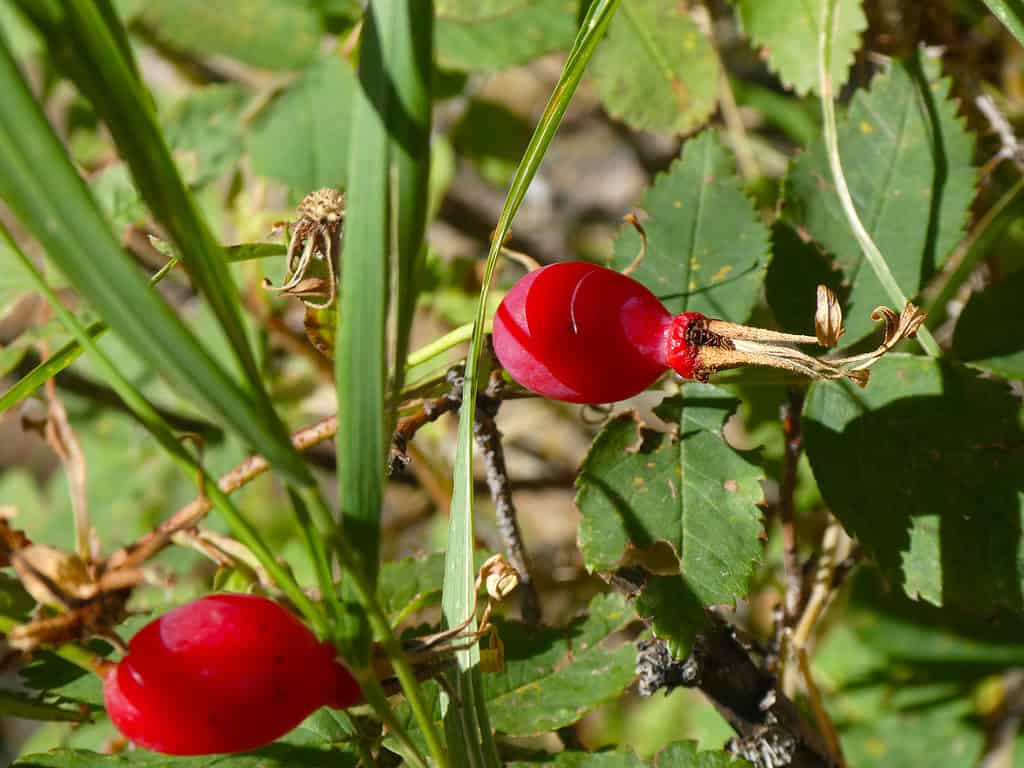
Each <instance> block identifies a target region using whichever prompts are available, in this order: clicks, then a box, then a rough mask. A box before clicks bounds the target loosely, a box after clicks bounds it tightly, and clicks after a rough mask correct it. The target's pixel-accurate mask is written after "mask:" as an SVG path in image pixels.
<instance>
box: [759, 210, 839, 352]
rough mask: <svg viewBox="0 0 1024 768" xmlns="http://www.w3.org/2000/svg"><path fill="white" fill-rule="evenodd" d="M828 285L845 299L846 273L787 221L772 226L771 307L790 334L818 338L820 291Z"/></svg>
mask: <svg viewBox="0 0 1024 768" xmlns="http://www.w3.org/2000/svg"><path fill="white" fill-rule="evenodd" d="M819 285H827V286H828V287H829V288H831V289H832V290H833V291H835V294H836V296H843V295H844V291H843V286H842V274H841V273H840V272H837V271H836V270H834V269H832V265H831V258H830V257H828V256H827V255H826V254H824V253H822V251H821V248H820V246H818V245H816V244H815V243H813V242H810V241H808V240H806V239H804V238H803V237H801V236H800V233H799V232H797V231H796V230H794V229H793V228H792V227H791V226H789V225H788V224H787V223H786V222H784V221H781V220H780V221H776V222H775V224H774V226H773V227H772V261H771V264H769V265H768V276H767V278H766V279H765V285H764V287H765V295H766V298H767V299H768V306H770V307H771V309H772V313H773V314H774V315H775V320H776V321H777V322H778V324H779V327H780V328H781V329H782V330H784V331H787V332H789V333H800V334H804V335H811V336H813V335H814V313H815V311H816V309H817V289H818V286H819Z"/></svg>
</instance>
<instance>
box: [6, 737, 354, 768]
mask: <svg viewBox="0 0 1024 768" xmlns="http://www.w3.org/2000/svg"><path fill="white" fill-rule="evenodd" d="M358 764H359V760H358V757H357V756H356V754H355V753H354V752H348V751H341V750H336V749H335V750H329V749H325V748H323V747H316V746H302V745H293V744H285V743H280V742H279V743H276V744H271V745H270V746H268V747H264V748H263V749H259V750H256V751H255V752H246V753H244V754H241V755H203V756H200V757H169V756H168V755H158V754H156V753H154V752H146V751H144V750H141V749H140V750H136V751H134V752H123V753H121V754H119V755H101V754H98V753H96V752H88V751H86V750H78V749H75V750H71V749H58V750H54V751H53V752H50V753H48V754H45V755H28V756H27V757H22V758H20V759H19V760H17V761H15V763H14V765H13V766H12V768H107V767H108V766H109V768H132V767H133V766H144V767H145V768H215V767H216V768H355V767H356V766H357V765H358Z"/></svg>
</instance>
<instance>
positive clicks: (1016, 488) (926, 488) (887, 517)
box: [803, 355, 1024, 615]
mask: <svg viewBox="0 0 1024 768" xmlns="http://www.w3.org/2000/svg"><path fill="white" fill-rule="evenodd" d="M1019 410H1020V404H1019V403H1018V402H1017V401H1016V400H1015V399H1014V398H1013V396H1012V395H1011V393H1010V392H1009V390H1008V389H1007V388H1006V386H1005V385H1004V384H1002V383H999V382H995V381H986V380H982V379H979V378H978V376H977V374H976V373H974V372H972V371H970V370H967V369H963V368H960V367H956V366H953V365H950V364H948V363H941V362H938V361H935V360H931V359H926V358H916V357H909V356H905V355H891V356H890V357H887V358H885V359H883V360H881V361H879V363H878V364H876V365H875V367H874V368H873V369H872V371H871V380H870V382H869V383H868V386H867V387H866V388H865V389H863V390H861V389H858V388H856V387H854V386H853V385H847V384H846V383H824V382H818V383H816V384H814V385H813V386H812V387H811V390H810V392H809V394H808V397H807V403H806V407H805V409H804V420H803V424H804V443H805V446H806V450H807V456H808V458H809V459H810V462H811V467H812V468H813V470H814V476H815V477H816V478H817V481H818V485H819V487H820V488H821V493H822V496H823V498H824V499H825V501H826V503H827V504H828V505H829V507H830V508H831V510H832V512H833V513H834V514H835V515H836V516H837V517H838V518H839V520H840V521H841V522H842V523H843V526H844V527H845V528H846V529H847V530H848V531H849V532H850V534H851V535H854V536H856V537H857V538H858V539H859V540H860V542H861V544H862V545H863V546H864V548H865V549H866V550H867V551H868V552H869V553H870V554H871V555H872V556H873V557H874V558H875V559H876V560H877V561H878V563H879V564H880V565H881V567H882V569H883V571H884V572H885V573H886V575H887V576H888V577H889V578H891V579H892V580H893V582H894V583H895V584H898V585H900V586H901V587H902V588H903V590H904V591H905V592H906V593H907V594H908V595H909V596H911V597H912V598H915V599H917V598H922V599H924V600H927V601H929V602H931V603H934V604H936V605H945V606H952V607H958V608H961V609H963V610H966V611H970V612H974V613H978V614H981V615H991V614H994V613H997V612H998V611H999V610H1000V609H1010V610H1014V611H1021V610H1024V598H1022V591H1024V586H1022V583H1024V565H1022V564H1024V542H1022V540H1021V536H1020V531H1021V529H1022V516H1024V495H1022V494H1021V478H1022V477H1024V454H1022V452H1021V450H1020V447H1021V445H1024V435H1022V434H1021V429H1020V426H1019V424H1018V412H1019Z"/></svg>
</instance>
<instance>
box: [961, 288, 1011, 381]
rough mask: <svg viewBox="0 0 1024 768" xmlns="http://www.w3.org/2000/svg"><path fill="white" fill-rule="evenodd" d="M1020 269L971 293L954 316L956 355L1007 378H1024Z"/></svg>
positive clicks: (977, 366) (973, 364) (971, 363)
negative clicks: (965, 303)
mask: <svg viewBox="0 0 1024 768" xmlns="http://www.w3.org/2000/svg"><path fill="white" fill-rule="evenodd" d="M1021 296H1024V269H1019V270H1017V271H1016V272H1014V273H1013V274H1012V275H1010V276H1009V277H1007V278H1006V279H1004V280H1001V281H1000V282H998V283H996V284H995V285H993V286H990V287H988V288H986V289H985V290H984V291H982V292H981V293H976V294H974V295H973V296H972V297H971V299H970V301H968V302H967V306H966V307H964V310H963V312H962V313H961V314H960V318H959V319H958V320H957V324H956V330H955V332H954V333H953V353H954V354H955V355H956V357H957V359H959V360H962V361H964V362H966V363H969V364H970V365H972V366H974V367H976V368H981V369H982V370H983V371H989V372H991V373H994V374H996V375H997V376H1003V377H1004V378H1008V379H1024V325H1022V324H1021V323H1020V322H1019V320H1018V318H1017V315H1018V312H1019V311H1020V298H1021Z"/></svg>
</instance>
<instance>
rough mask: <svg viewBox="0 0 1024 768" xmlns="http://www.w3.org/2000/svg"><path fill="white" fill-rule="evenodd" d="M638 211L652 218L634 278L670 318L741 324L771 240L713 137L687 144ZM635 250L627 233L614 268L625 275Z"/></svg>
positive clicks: (637, 245)
mask: <svg viewBox="0 0 1024 768" xmlns="http://www.w3.org/2000/svg"><path fill="white" fill-rule="evenodd" d="M640 207H641V208H642V209H643V210H645V211H646V212H647V214H648V215H649V217H650V218H649V219H648V221H647V222H646V223H645V224H644V228H645V229H646V231H647V252H646V253H645V254H644V257H643V259H642V260H641V261H640V263H639V264H638V265H637V267H636V269H635V270H634V272H633V273H632V276H633V277H634V278H635V279H637V280H639V281H640V282H641V283H643V284H644V285H646V286H647V287H648V288H650V289H651V291H653V292H654V294H655V295H656V296H658V298H660V299H661V300H662V301H663V302H664V304H665V306H666V307H668V309H669V310H670V311H672V312H703V313H704V314H705V315H708V316H710V317H717V318H720V319H724V320H730V321H732V322H737V323H740V322H743V321H745V320H746V319H747V317H748V316H749V315H750V312H751V310H752V309H753V307H754V305H755V304H756V302H757V300H758V297H759V295H760V293H761V284H762V282H763V281H764V274H765V267H766V266H767V261H768V238H769V232H768V228H767V227H766V226H765V225H764V224H763V223H762V222H761V220H760V218H759V217H758V215H757V211H756V210H755V208H754V205H753V203H752V202H751V201H750V200H748V199H747V198H746V196H745V195H744V194H743V191H742V189H741V186H740V182H739V180H738V179H737V177H736V171H735V165H734V163H733V161H732V158H731V157H730V156H729V154H728V153H727V152H726V151H725V149H723V148H722V146H721V144H720V142H719V140H718V137H717V135H716V134H715V133H714V132H712V131H705V132H704V133H702V134H701V135H700V136H698V137H696V138H694V139H691V140H690V141H687V142H686V144H684V145H683V153H682V156H681V157H680V159H678V160H676V161H675V162H674V163H673V164H672V167H671V168H669V170H668V173H666V174H664V175H661V176H659V177H658V178H657V180H656V181H655V182H654V185H653V186H652V187H651V188H650V189H649V190H647V193H646V194H645V195H644V198H643V200H641V201H640ZM640 249H641V241H640V236H639V234H637V232H636V230H634V229H633V227H631V226H626V227H624V228H623V229H622V231H621V232H620V233H619V236H618V237H617V238H616V240H615V256H614V258H613V266H615V267H617V268H619V269H624V268H625V267H627V266H628V265H630V264H631V263H633V261H634V260H635V259H636V256H637V254H638V253H639V252H640Z"/></svg>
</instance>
